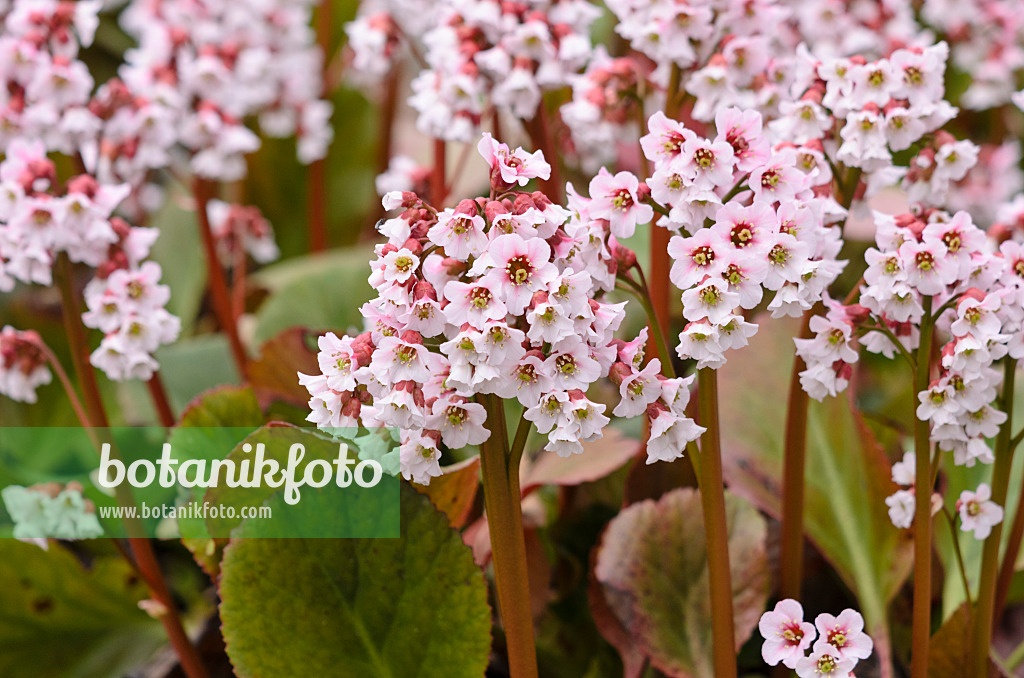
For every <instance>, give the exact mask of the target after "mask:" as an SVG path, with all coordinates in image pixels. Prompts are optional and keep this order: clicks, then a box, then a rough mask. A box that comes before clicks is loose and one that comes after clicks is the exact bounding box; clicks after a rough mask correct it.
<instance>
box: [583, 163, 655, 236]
mask: <svg viewBox="0 0 1024 678" xmlns="http://www.w3.org/2000/svg"><path fill="white" fill-rule="evenodd" d="M639 188H640V180H639V179H637V178H636V177H635V176H634V175H633V174H631V173H629V172H619V173H618V174H616V175H615V176H612V175H611V174H610V173H609V172H608V170H606V169H605V168H603V167H602V168H601V169H600V171H599V172H598V173H597V176H596V177H594V178H593V179H591V180H590V198H591V203H590V216H591V217H593V218H594V219H607V220H608V223H609V225H610V226H611V231H612V235H614V236H615V237H616V238H628V237H629V236H631V235H633V233H634V232H635V231H636V225H637V224H638V223H639V224H646V223H649V222H650V221H651V219H653V218H654V209H653V208H652V207H651V206H650V205H645V204H644V203H642V202H640V199H639V197H638V196H637V191H638V190H639Z"/></svg>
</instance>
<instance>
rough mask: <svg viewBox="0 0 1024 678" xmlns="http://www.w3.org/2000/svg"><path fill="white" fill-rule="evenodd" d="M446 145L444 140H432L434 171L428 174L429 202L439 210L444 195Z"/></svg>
mask: <svg viewBox="0 0 1024 678" xmlns="http://www.w3.org/2000/svg"><path fill="white" fill-rule="evenodd" d="M446 152H447V145H446V144H445V142H444V139H434V169H433V170H432V171H431V173H430V202H431V203H433V205H434V207H435V208H437V209H439V210H440V209H441V207H442V205H443V203H444V199H445V198H446V197H447V196H446V195H445V192H446V191H445V183H444V179H445V153H446Z"/></svg>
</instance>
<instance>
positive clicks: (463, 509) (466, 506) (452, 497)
mask: <svg viewBox="0 0 1024 678" xmlns="http://www.w3.org/2000/svg"><path fill="white" fill-rule="evenodd" d="M441 471H442V475H441V476H439V477H437V478H433V479H431V481H430V484H429V485H413V487H415V488H416V490H417V491H419V492H421V493H422V494H425V495H427V496H428V497H430V501H432V502H433V503H434V506H436V507H437V509H438V510H439V511H441V512H442V513H444V514H445V515H446V516H448V524H449V525H451V526H452V527H454V528H455V529H456V530H459V529H462V527H463V526H464V525H465V524H466V520H467V519H468V518H469V512H470V511H471V510H472V509H473V502H474V501H475V500H476V493H477V489H478V488H479V486H480V457H473V458H472V459H466V460H465V461H462V462H459V463H458V464H452V465H451V466H446V467H444V468H443V469H441Z"/></svg>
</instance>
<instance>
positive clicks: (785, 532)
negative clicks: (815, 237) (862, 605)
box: [779, 309, 814, 600]
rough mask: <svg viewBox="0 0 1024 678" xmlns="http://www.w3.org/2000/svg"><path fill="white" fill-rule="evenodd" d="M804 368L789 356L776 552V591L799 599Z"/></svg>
mask: <svg viewBox="0 0 1024 678" xmlns="http://www.w3.org/2000/svg"><path fill="white" fill-rule="evenodd" d="M813 315H814V310H813V309H811V310H809V311H807V312H806V313H804V317H803V322H802V324H801V327H800V338H801V339H809V338H810V337H811V327H810V324H811V317H812V316H813ZM805 369H807V365H806V364H805V363H804V361H803V359H802V358H801V357H800V356H798V355H796V356H794V357H793V370H792V372H791V373H790V376H789V401H788V403H787V405H786V432H785V447H784V448H783V449H785V455H784V458H783V463H782V533H781V537H780V541H781V544H780V547H779V549H780V555H779V569H780V572H779V576H780V579H779V595H780V596H781V597H782V598H793V599H796V600H799V599H800V586H801V584H802V583H803V563H804V480H805V479H804V469H805V464H806V460H807V410H808V407H809V406H810V400H809V397H808V395H807V392H806V391H804V389H803V387H802V386H801V385H800V373H801V372H803V371H804V370H805Z"/></svg>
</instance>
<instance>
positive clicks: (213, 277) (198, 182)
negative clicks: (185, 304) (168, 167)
mask: <svg viewBox="0 0 1024 678" xmlns="http://www.w3.org/2000/svg"><path fill="white" fill-rule="evenodd" d="M192 194H193V196H194V197H195V201H196V216H197V218H198V221H199V232H200V234H201V235H202V237H203V249H204V250H205V251H206V269H207V273H208V275H209V279H210V280H209V282H210V295H211V297H212V299H213V312H214V314H216V316H217V321H218V322H219V323H220V326H221V329H222V330H224V333H225V334H227V336H228V343H229V344H230V346H231V355H232V357H233V358H234V360H235V365H236V367H238V372H239V374H241V376H242V378H243V379H246V378H248V375H249V365H248V358H247V357H246V354H245V347H244V346H243V345H242V340H241V339H240V338H239V336H238V326H237V324H236V323H235V318H234V314H233V313H232V310H231V297H230V295H229V294H228V284H227V280H226V278H225V277H224V269H223V268H221V265H220V259H219V258H218V256H217V243H216V241H215V240H214V238H213V231H212V230H211V228H210V218H209V214H208V213H207V211H206V206H207V203H208V202H209V201H210V198H211V197H212V194H213V185H212V184H211V183H210V182H209V181H207V180H205V179H201V178H199V177H195V178H194V179H193V180H192Z"/></svg>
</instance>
